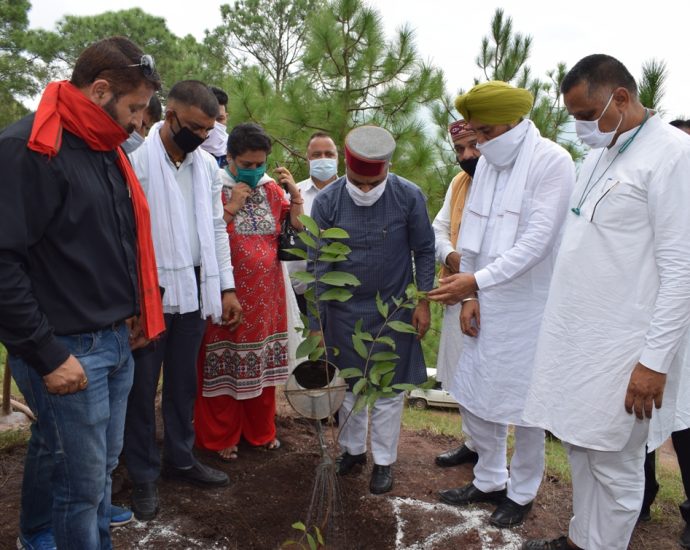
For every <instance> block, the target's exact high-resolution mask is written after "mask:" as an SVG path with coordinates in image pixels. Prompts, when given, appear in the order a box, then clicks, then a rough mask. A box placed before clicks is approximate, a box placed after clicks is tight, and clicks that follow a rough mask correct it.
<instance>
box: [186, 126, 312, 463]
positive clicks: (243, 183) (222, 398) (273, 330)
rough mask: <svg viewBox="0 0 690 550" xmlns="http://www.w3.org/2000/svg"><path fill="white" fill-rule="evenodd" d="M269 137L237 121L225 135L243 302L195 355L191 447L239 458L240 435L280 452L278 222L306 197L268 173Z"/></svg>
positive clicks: (282, 336) (283, 324)
mask: <svg viewBox="0 0 690 550" xmlns="http://www.w3.org/2000/svg"><path fill="white" fill-rule="evenodd" d="M270 152H271V140H270V138H269V137H268V136H267V135H266V133H265V132H264V131H263V129H262V128H261V127H260V126H258V125H256V124H240V125H239V126H236V127H235V128H233V130H232V131H231V132H230V135H229V138H228V166H227V167H226V168H225V169H224V170H223V174H222V178H223V181H224V187H223V202H224V209H225V221H226V222H227V224H228V226H227V229H228V234H229V236H230V250H231V254H232V265H233V268H234V277H235V287H236V288H235V292H236V293H237V298H238V299H239V301H240V304H241V305H242V312H243V320H242V323H241V324H240V326H239V327H238V328H236V329H235V330H229V329H228V327H226V326H222V325H216V324H213V323H209V325H208V327H207V329H206V334H205V336H204V341H203V344H202V346H201V350H200V352H199V359H198V362H197V370H198V375H199V385H198V388H199V389H198V395H197V400H196V406H195V416H194V424H195V430H196V444H197V446H199V447H203V448H205V449H210V450H214V451H218V454H219V455H220V457H221V458H223V459H232V458H237V445H238V443H239V440H240V437H243V438H244V439H245V440H246V441H247V442H248V443H249V444H250V445H254V446H265V447H267V448H271V449H273V448H277V447H278V446H279V444H280V442H279V441H278V439H277V438H276V428H275V386H278V385H282V384H283V383H284V382H285V380H286V379H287V377H288V335H287V314H286V305H285V283H284V279H283V271H282V266H281V264H280V261H279V260H278V236H279V234H280V231H281V223H282V222H283V220H284V219H285V217H286V216H290V220H291V223H292V225H293V226H294V227H297V228H299V229H301V227H302V226H301V223H300V222H299V220H298V219H297V217H298V216H299V215H300V214H302V204H303V202H304V201H303V200H302V198H301V196H300V192H299V189H298V188H297V186H296V185H295V182H294V180H293V178H292V176H291V174H290V172H289V171H288V170H287V169H285V168H277V169H276V170H275V173H276V175H277V179H278V181H279V183H281V184H282V185H283V186H284V187H285V188H286V189H287V192H288V193H289V195H290V200H289V201H288V199H287V198H286V195H285V193H284V191H283V190H282V189H281V187H280V186H279V185H278V184H277V183H276V182H275V181H274V180H272V179H271V178H269V177H268V176H266V175H265V168H266V158H267V156H268V155H269V153H270Z"/></svg>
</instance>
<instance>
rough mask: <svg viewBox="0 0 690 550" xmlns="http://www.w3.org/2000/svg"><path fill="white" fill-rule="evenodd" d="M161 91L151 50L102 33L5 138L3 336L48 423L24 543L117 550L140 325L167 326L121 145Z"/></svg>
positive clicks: (17, 374) (29, 467) (42, 430)
mask: <svg viewBox="0 0 690 550" xmlns="http://www.w3.org/2000/svg"><path fill="white" fill-rule="evenodd" d="M159 88H160V79H159V77H158V74H157V73H156V72H155V69H154V64H153V59H152V58H151V57H150V56H147V55H144V54H143V52H142V51H141V50H140V49H139V48H138V47H137V46H136V45H135V44H134V43H132V42H130V41H129V40H127V39H126V38H122V37H114V38H109V39H105V40H101V41H99V42H96V43H95V44H93V45H91V46H90V47H88V48H87V49H86V50H85V51H84V52H83V53H82V54H81V56H80V57H79V59H78V60H77V63H76V65H75V68H74V72H73V73H72V78H71V80H70V81H69V82H68V81H63V82H53V83H51V84H49V85H48V87H47V88H46V90H45V92H44V94H43V97H42V99H41V103H40V105H39V107H38V110H37V112H36V113H35V114H34V115H30V116H27V117H26V118H24V119H22V120H20V121H19V122H17V123H15V124H13V125H11V126H10V127H8V128H7V129H6V130H5V131H4V132H3V133H2V134H0V165H2V167H3V172H4V173H3V179H2V184H1V185H0V341H2V343H3V344H4V345H5V346H6V347H7V349H8V351H9V364H10V367H11V369H12V373H13V375H14V378H15V380H16V382H17V385H18V386H19V388H20V390H21V391H22V393H23V394H24V397H25V398H26V400H27V402H28V404H29V406H30V407H31V408H32V410H33V411H34V413H35V414H36V416H37V418H38V420H37V422H36V423H35V424H34V425H33V426H32V434H31V440H30V442H29V448H28V451H27V456H26V463H25V468H24V482H23V489H22V509H21V516H20V534H19V539H18V547H19V548H37V547H40V548H54V547H56V545H57V546H59V547H60V548H111V547H112V544H111V541H110V533H109V523H110V489H111V479H110V474H111V472H112V471H113V469H114V468H115V466H116V464H117V457H118V455H119V453H120V450H121V448H122V436H123V430H124V418H125V410H126V405H127V394H128V393H129V389H130V387H131V384H132V375H133V370H134V362H133V360H132V356H131V352H130V344H129V340H130V338H132V337H136V336H138V335H137V334H133V333H132V331H133V330H134V328H133V326H134V325H133V323H132V319H133V318H134V317H135V316H137V315H138V314H139V313H140V312H141V313H142V317H141V319H142V323H143V327H144V331H145V333H146V335H147V336H148V337H154V336H156V335H157V334H159V333H160V332H161V330H162V329H163V327H164V325H163V318H162V308H161V304H160V293H159V289H158V282H157V278H156V275H155V259H154V256H153V249H152V243H151V237H150V228H149V225H148V224H149V220H148V207H147V205H146V202H145V197H144V195H143V191H142V190H141V188H140V186H139V183H138V181H137V179H136V176H135V175H134V172H133V170H132V168H131V166H130V165H129V163H128V161H127V159H126V156H125V155H124V153H123V152H122V151H121V150H120V149H119V146H120V144H121V143H122V142H124V141H125V139H126V138H127V136H128V133H130V132H131V131H132V130H133V129H134V128H135V127H138V126H140V125H141V118H142V115H143V112H144V109H145V108H146V107H147V105H148V103H149V99H150V98H151V96H152V94H153V93H154V91H155V90H157V89H159ZM142 199H143V200H142ZM137 325H139V323H137Z"/></svg>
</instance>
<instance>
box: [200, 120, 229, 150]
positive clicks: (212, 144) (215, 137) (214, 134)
mask: <svg viewBox="0 0 690 550" xmlns="http://www.w3.org/2000/svg"><path fill="white" fill-rule="evenodd" d="M200 147H201V148H202V149H203V150H204V151H207V152H208V153H211V154H212V155H213V156H214V157H224V156H225V155H226V154H227V152H228V132H227V131H226V127H225V124H221V123H220V122H216V123H215V124H214V125H213V130H211V131H210V132H209V134H208V137H207V138H206V139H205V140H204V142H203V143H202V144H201V145H200Z"/></svg>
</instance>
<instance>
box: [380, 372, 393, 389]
mask: <svg viewBox="0 0 690 550" xmlns="http://www.w3.org/2000/svg"><path fill="white" fill-rule="evenodd" d="M393 378H395V371H393V372H387V373H386V374H384V375H383V376H382V377H381V386H382V387H384V388H386V387H388V386H390V384H391V382H392V381H393Z"/></svg>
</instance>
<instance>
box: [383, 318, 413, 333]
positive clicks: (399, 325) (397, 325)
mask: <svg viewBox="0 0 690 550" xmlns="http://www.w3.org/2000/svg"><path fill="white" fill-rule="evenodd" d="M388 326H389V327H391V328H392V329H393V330H394V331H395V332H405V333H408V334H417V329H415V328H414V327H413V326H412V325H411V324H410V323H405V322H404V321H388Z"/></svg>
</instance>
